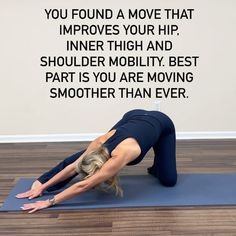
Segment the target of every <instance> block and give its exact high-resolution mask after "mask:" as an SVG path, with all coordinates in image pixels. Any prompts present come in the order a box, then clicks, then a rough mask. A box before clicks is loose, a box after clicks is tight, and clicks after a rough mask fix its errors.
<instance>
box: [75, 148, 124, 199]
mask: <svg viewBox="0 0 236 236" xmlns="http://www.w3.org/2000/svg"><path fill="white" fill-rule="evenodd" d="M108 159H109V153H108V151H107V149H106V148H105V147H103V146H101V147H99V148H98V149H96V150H94V151H93V152H91V153H89V154H87V155H85V156H84V157H83V159H82V160H81V161H80V162H79V163H78V165H77V166H76V171H77V172H78V173H79V175H80V177H81V179H87V178H89V177H91V176H92V175H94V174H95V173H96V172H97V171H98V170H100V169H101V168H102V166H103V165H104V164H105V163H106V162H107V160H108ZM99 188H100V189H102V190H104V191H107V190H110V189H111V190H113V191H114V192H115V193H116V195H119V196H123V190H122V189H121V187H120V186H119V181H118V177H117V175H115V176H113V177H111V178H110V179H108V180H106V181H105V182H104V183H103V184H100V186H99Z"/></svg>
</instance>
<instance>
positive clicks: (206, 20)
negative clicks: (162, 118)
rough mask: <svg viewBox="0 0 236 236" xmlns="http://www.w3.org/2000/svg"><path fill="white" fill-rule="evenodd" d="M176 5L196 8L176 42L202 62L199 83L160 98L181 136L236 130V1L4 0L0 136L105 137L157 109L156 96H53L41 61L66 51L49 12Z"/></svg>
mask: <svg viewBox="0 0 236 236" xmlns="http://www.w3.org/2000/svg"><path fill="white" fill-rule="evenodd" d="M168 7H169V8H194V9H195V13H194V14H195V15H194V19H193V20H192V21H191V22H189V23H186V22H184V21H183V22H182V21H181V22H179V23H178V24H179V25H180V27H181V35H180V36H179V38H177V37H176V38H174V39H173V42H174V45H175V50H174V54H175V55H177V54H179V55H182V54H183V55H187V54H190V55H199V56H200V59H199V65H198V67H197V68H195V69H194V68H192V69H191V70H192V71H194V73H195V80H194V82H193V83H191V84H189V85H185V86H184V87H185V88H187V91H188V95H189V98H188V99H160V102H161V110H162V111H163V112H165V113H167V114H168V115H169V116H170V117H171V118H172V119H173V120H174V122H175V125H176V129H177V131H178V132H195V131H196V132H199V131H205V132H214V131H223V132H224V131H236V122H235V120H236V109H235V108H236V106H235V105H236V78H235V68H236V60H235V55H236V45H235V39H236V37H235V36H236V30H235V23H236V14H235V9H236V2H235V1H233V0H225V1H223V0H208V1H203V0H199V1H197V0H196V1H194V0H179V1H173V0H162V1H156V0H148V1H141V0H140V1H139V0H130V1H125V0H119V1H110V0H109V1H108V0H107V1H105V0H101V1H100V0H99V1H95V0H94V1H77V0H71V1H66V0H60V1H54V0H41V1H36V0H34V1H33V0H21V1H18V0H1V1H0V30H1V37H0V66H1V72H0V111H1V115H0V120H1V122H0V135H37V134H78V133H100V132H105V131H106V130H107V129H109V128H110V127H111V125H112V124H113V123H114V122H115V121H116V120H117V119H119V118H120V117H121V115H122V114H123V113H124V112H126V111H127V110H129V109H133V108H145V109H154V108H155V105H154V102H155V101H156V99H154V98H151V99H68V100H56V99H51V98H49V97H48V88H49V86H50V85H48V84H46V83H45V81H44V73H45V69H44V68H41V67H40V66H39V58H40V57H41V56H42V55H44V54H46V55H54V54H56V55H58V54H61V55H63V54H66V52H65V50H64V40H65V39H63V37H59V36H58V31H57V25H58V21H47V20H46V18H45V13H44V8H112V9H117V8H122V9H127V8H150V9H151V8H168ZM147 22H149V21H147ZM73 23H74V22H73ZM98 23H99V21H98ZM111 23H112V22H111ZM152 23H153V22H152ZM88 38H89V37H88ZM137 38H138V37H137ZM97 69H99V68H97ZM118 70H124V71H127V68H120V69H118ZM146 70H147V69H146ZM115 86H119V85H118V84H117V85H115ZM144 86H145V84H144ZM147 86H149V85H147Z"/></svg>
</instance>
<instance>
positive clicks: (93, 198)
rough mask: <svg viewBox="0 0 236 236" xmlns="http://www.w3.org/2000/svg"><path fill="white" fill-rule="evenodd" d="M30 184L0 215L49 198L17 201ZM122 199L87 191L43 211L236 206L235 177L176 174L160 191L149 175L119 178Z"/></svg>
mask: <svg viewBox="0 0 236 236" xmlns="http://www.w3.org/2000/svg"><path fill="white" fill-rule="evenodd" d="M33 181H34V180H33V179H20V180H19V181H18V183H17V184H16V186H15V187H14V188H13V189H12V191H11V192H10V194H9V196H8V197H7V199H6V201H5V202H4V204H3V206H2V207H1V208H0V211H20V210H21V209H20V207H21V206H22V205H23V204H24V203H30V202H35V201H37V200H44V199H48V198H50V197H51V196H52V195H54V194H56V193H55V192H54V193H47V192H46V193H45V195H44V196H42V197H39V198H37V199H33V200H28V199H17V198H15V195H16V194H17V193H21V192H24V191H26V190H28V189H29V188H30V186H31V184H32V182H33ZM120 183H121V186H122V188H123V190H124V197H123V198H121V197H117V196H115V195H114V194H112V193H105V192H102V191H99V190H96V189H94V190H90V191H88V192H85V193H82V194H81V195H79V196H76V197H74V198H73V199H70V200H67V201H65V202H63V203H60V204H58V205H56V206H54V207H51V208H48V209H47V210H76V209H95V208H126V207H176V206H219V205H236V185H235V183H236V174H233V173H232V174H179V176H178V182H177V184H176V186H175V187H164V186H162V185H161V184H160V183H159V181H158V180H157V179H156V178H154V177H152V176H150V175H143V176H142V175H138V176H120Z"/></svg>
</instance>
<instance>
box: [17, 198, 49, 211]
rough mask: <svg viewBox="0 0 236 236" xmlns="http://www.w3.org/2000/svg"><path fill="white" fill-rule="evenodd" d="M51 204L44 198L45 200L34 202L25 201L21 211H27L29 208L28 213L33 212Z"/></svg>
mask: <svg viewBox="0 0 236 236" xmlns="http://www.w3.org/2000/svg"><path fill="white" fill-rule="evenodd" d="M50 206H51V203H50V202H49V200H45V201H37V202H34V203H27V204H24V205H23V206H22V207H21V209H22V210H23V211H28V210H30V211H29V212H28V213H34V212H35V211H39V210H42V209H45V208H48V207H50Z"/></svg>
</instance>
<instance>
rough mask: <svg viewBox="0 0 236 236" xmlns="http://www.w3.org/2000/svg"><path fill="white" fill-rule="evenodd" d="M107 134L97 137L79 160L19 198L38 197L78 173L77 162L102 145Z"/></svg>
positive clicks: (21, 194)
mask: <svg viewBox="0 0 236 236" xmlns="http://www.w3.org/2000/svg"><path fill="white" fill-rule="evenodd" d="M104 136H105V135H102V136H100V137H98V138H96V139H95V140H94V141H92V142H91V143H90V144H89V146H88V147H87V149H86V151H85V152H84V153H83V154H82V155H81V156H80V158H79V159H78V160H76V161H75V162H74V163H72V164H70V165H68V166H67V167H65V168H64V169H63V170H61V171H60V172H59V173H57V174H56V175H55V176H53V177H52V178H51V179H50V180H48V181H47V182H46V183H44V184H42V185H38V187H36V188H32V189H31V190H29V191H27V192H24V193H20V194H17V195H16V197H17V198H29V199H33V198H35V197H38V196H39V195H41V194H42V193H43V191H45V190H47V189H48V188H49V187H51V186H54V185H55V184H57V183H59V182H61V181H63V180H65V179H67V178H69V177H71V176H73V175H74V174H75V173H76V164H77V163H78V161H81V160H82V158H83V156H85V155H86V154H88V153H89V152H91V151H93V150H94V149H96V148H98V147H100V146H101V144H102V142H101V140H102V139H104Z"/></svg>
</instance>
